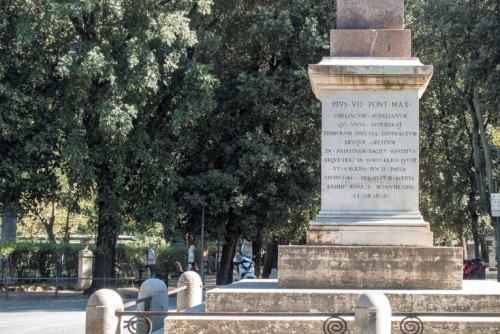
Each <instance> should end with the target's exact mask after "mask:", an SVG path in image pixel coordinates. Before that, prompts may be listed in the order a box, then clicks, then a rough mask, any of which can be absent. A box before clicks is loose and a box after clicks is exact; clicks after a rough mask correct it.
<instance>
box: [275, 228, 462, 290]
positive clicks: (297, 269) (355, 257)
mask: <svg viewBox="0 0 500 334" xmlns="http://www.w3.org/2000/svg"><path fill="white" fill-rule="evenodd" d="M401 237H402V238H404V235H402V236H401ZM462 252H463V251H462V249H461V248H455V247H394V246H279V256H278V268H279V272H280V277H279V287H280V288H299V289H306V288H311V289H316V288H317V289H442V290H458V289H461V288H462V266H463V255H462Z"/></svg>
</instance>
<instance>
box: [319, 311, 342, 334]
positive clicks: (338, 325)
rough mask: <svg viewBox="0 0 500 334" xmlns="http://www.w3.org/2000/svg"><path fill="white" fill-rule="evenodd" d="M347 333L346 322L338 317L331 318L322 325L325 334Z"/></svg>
mask: <svg viewBox="0 0 500 334" xmlns="http://www.w3.org/2000/svg"><path fill="white" fill-rule="evenodd" d="M346 331H347V322H346V321H345V320H344V319H342V318H341V317H338V316H335V315H334V316H331V317H330V318H328V319H326V321H325V323H324V324H323V332H324V333H325V334H337V333H338V334H343V333H345V332H346Z"/></svg>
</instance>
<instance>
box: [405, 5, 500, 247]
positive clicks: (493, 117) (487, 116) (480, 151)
mask: <svg viewBox="0 0 500 334" xmlns="http://www.w3.org/2000/svg"><path fill="white" fill-rule="evenodd" d="M408 7H409V8H410V12H411V15H412V16H413V18H414V21H413V22H412V23H413V24H414V32H415V39H414V40H415V41H416V43H415V44H416V45H417V50H418V51H417V52H418V53H419V54H421V56H422V58H423V59H424V60H425V61H426V62H428V63H430V64H433V65H434V66H435V73H436V74H435V78H436V76H437V80H439V81H440V84H439V85H438V86H436V89H437V91H436V92H435V95H436V96H438V98H440V99H446V98H447V99H448V101H447V102H446V103H443V101H442V100H441V101H439V104H441V106H440V105H436V106H434V107H435V108H436V107H437V108H441V107H444V108H447V109H448V110H447V116H451V117H452V118H453V119H455V120H458V121H459V122H454V121H452V122H450V120H449V119H443V120H442V122H443V123H448V126H449V133H462V134H463V133H466V134H467V141H463V139H464V137H463V136H460V137H458V138H461V140H462V144H461V145H458V146H457V147H456V148H455V149H456V150H462V155H463V156H464V157H463V161H470V162H471V165H470V166H471V167H470V168H467V166H463V163H458V164H457V165H459V166H460V165H461V166H463V167H461V171H460V173H459V174H460V175H461V179H462V180H467V179H468V180H469V182H468V188H469V189H470V190H469V191H466V190H465V188H463V187H462V188H461V193H462V194H468V199H467V200H466V201H463V203H466V204H465V205H463V206H466V207H467V208H468V211H469V218H470V220H471V227H472V233H473V235H474V238H475V240H476V255H477V256H479V254H478V247H477V243H478V242H480V240H479V237H478V228H479V221H480V220H481V217H487V215H488V214H489V213H490V208H489V194H490V193H491V192H492V191H493V183H494V182H493V174H494V166H495V164H494V160H493V157H492V154H491V151H492V143H491V136H490V135H489V134H488V131H487V128H488V126H490V127H492V126H498V105H499V103H498V101H499V94H498V82H499V81H498V77H499V76H498V64H499V63H498V61H499V56H498V48H497V47H495V46H494V45H493V44H492V42H493V41H498V37H497V35H498V29H499V28H498V13H499V8H498V4H497V3H494V2H490V1H481V0H477V1H472V2H470V1H461V0H456V1H451V2H450V1H426V0H423V1H417V2H413V3H412V4H410V5H409V6H408ZM423 22H425V24H424V23H423ZM493 22H496V23H493ZM486 27H488V28H486ZM433 80H436V79H433ZM446 96H447V97H446ZM450 125H451V126H450ZM464 131H465V132H464ZM450 138H452V137H450ZM448 142H450V141H449V140H448ZM459 152H460V151H458V154H460V153H459ZM445 154H449V152H445ZM453 154H456V153H453ZM455 161H458V160H455ZM471 170H472V173H471V172H470V171H471ZM447 172H449V173H450V175H457V174H456V173H453V171H451V170H448V171H447ZM456 197H457V196H456ZM458 197H459V196H458ZM458 197H457V198H458Z"/></svg>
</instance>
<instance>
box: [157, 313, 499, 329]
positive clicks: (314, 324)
mask: <svg viewBox="0 0 500 334" xmlns="http://www.w3.org/2000/svg"><path fill="white" fill-rule="evenodd" d="M327 319H328V317H326V316H307V317H306V316H294V315H293V314H291V315H286V316H280V317H276V316H266V315H262V316H254V315H252V316H231V317H228V316H223V315H220V316H218V315H203V316H200V315H197V316H195V315H190V314H189V313H183V314H179V315H173V316H169V317H168V318H166V319H165V323H164V325H165V327H164V333H169V334H185V333H204V334H220V333H224V334H231V333H252V334H274V333H287V334H303V333H308V334H316V333H317V334H324V333H327V334H333V333H349V334H352V333H354V318H353V317H343V319H344V320H345V324H344V325H339V326H335V325H334V324H333V323H332V322H328V323H327V322H326V321H327ZM402 319H403V317H393V318H392V333H422V332H419V331H417V330H415V328H422V326H423V333H426V334H443V333H467V334H484V333H499V332H500V317H498V318H491V317H485V318H478V317H432V316H426V317H421V318H420V320H421V323H415V322H414V323H413V324H416V326H420V327H413V330H409V331H408V330H406V331H401V327H400V326H401V321H402ZM325 327H326V328H327V330H325ZM340 328H346V331H345V332H342V331H340V330H339V329H340Z"/></svg>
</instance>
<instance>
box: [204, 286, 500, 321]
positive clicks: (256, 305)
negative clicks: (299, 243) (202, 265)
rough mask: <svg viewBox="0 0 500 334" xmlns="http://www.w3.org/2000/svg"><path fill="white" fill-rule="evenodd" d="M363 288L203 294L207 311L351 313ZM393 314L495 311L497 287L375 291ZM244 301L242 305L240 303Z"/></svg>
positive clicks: (231, 289)
mask: <svg viewBox="0 0 500 334" xmlns="http://www.w3.org/2000/svg"><path fill="white" fill-rule="evenodd" d="M365 291H366V290H365V289H280V288H278V281H277V280H254V281H243V282H237V283H233V284H231V285H227V286H221V287H219V288H217V289H213V290H210V291H207V295H206V311H207V312H292V313H293V312H295V313H301V312H312V313H351V312H353V310H354V306H355V304H356V301H357V300H358V298H359V296H360V295H361V294H362V293H364V292H365ZM377 291H379V292H382V293H383V294H384V295H385V296H387V298H388V299H389V302H390V304H391V309H392V312H393V313H404V312H417V313H418V312H422V313H433V312H434V313H437V312H439V313H444V312H451V313H453V312H498V310H499V309H500V284H498V283H497V282H495V281H473V280H468V281H464V282H463V288H462V289H461V290H403V289H400V290H391V289H384V290H377ZM242 300H244V301H245V302H244V303H242V302H241V301H242Z"/></svg>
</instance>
